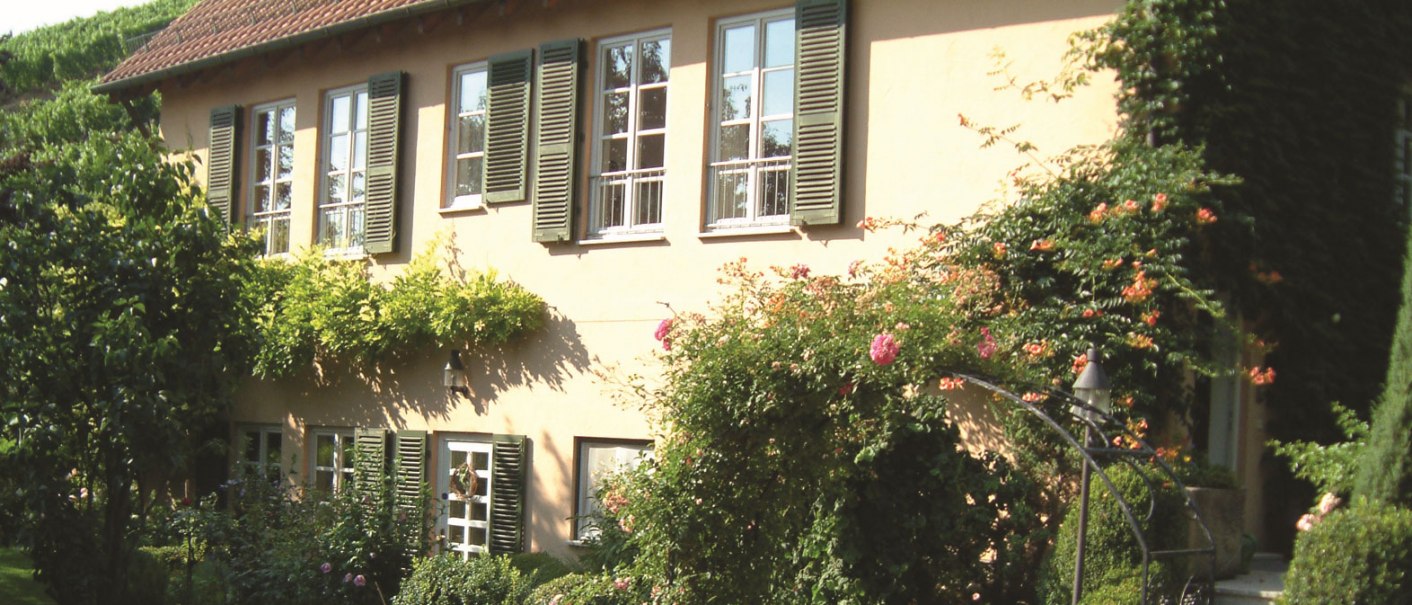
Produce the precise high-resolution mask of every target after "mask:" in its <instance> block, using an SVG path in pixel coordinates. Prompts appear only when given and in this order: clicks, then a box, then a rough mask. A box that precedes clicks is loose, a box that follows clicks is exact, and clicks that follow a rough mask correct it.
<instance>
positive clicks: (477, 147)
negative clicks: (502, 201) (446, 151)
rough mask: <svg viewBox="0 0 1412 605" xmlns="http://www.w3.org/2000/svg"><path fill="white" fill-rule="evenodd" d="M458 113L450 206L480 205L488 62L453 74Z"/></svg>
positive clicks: (453, 123)
mask: <svg viewBox="0 0 1412 605" xmlns="http://www.w3.org/2000/svg"><path fill="white" fill-rule="evenodd" d="M453 85H454V87H455V96H454V99H455V107H456V114H455V115H454V116H453V117H452V118H451V124H450V129H451V132H450V134H449V136H450V139H451V153H450V156H451V157H450V164H451V165H450V166H449V167H448V169H447V174H449V175H450V178H451V182H450V183H449V188H448V193H447V196H446V197H447V199H446V203H445V206H444V207H446V208H479V207H480V205H481V196H482V194H484V193H485V124H486V115H485V110H486V95H487V91H488V89H487V87H486V64H485V63H476V64H474V65H467V66H463V67H459V68H457V69H456V71H455V75H454V76H453Z"/></svg>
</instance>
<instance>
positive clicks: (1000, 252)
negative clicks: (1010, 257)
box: [991, 242, 1005, 258]
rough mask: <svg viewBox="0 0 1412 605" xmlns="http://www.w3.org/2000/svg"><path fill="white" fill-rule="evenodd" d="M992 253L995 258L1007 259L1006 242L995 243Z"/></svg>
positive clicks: (992, 246)
mask: <svg viewBox="0 0 1412 605" xmlns="http://www.w3.org/2000/svg"><path fill="white" fill-rule="evenodd" d="M991 251H992V252H993V253H994V254H995V258H1005V242H995V243H994V244H992V245H991Z"/></svg>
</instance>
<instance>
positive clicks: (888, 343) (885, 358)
mask: <svg viewBox="0 0 1412 605" xmlns="http://www.w3.org/2000/svg"><path fill="white" fill-rule="evenodd" d="M868 356H869V357H871V358H872V359H873V363H876V364H878V365H880V366H885V365H887V364H890V363H892V362H893V360H895V359H897V341H896V340H895V339H893V337H892V335H891V334H888V333H886V332H884V333H882V334H878V335H877V336H875V337H873V345H872V346H871V347H869V348H868Z"/></svg>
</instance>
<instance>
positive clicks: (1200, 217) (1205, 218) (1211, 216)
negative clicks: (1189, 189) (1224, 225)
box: [1196, 208, 1216, 225]
mask: <svg viewBox="0 0 1412 605" xmlns="http://www.w3.org/2000/svg"><path fill="white" fill-rule="evenodd" d="M1214 222H1216V213H1215V212H1213V211H1212V210H1211V209H1210V208H1202V209H1200V210H1197V211H1196V224H1198V225H1210V224H1211V223H1214Z"/></svg>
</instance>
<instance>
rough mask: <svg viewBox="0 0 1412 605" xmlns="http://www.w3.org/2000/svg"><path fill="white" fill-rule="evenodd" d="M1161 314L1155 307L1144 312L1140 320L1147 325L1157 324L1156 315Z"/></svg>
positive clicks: (1159, 315)
mask: <svg viewBox="0 0 1412 605" xmlns="http://www.w3.org/2000/svg"><path fill="white" fill-rule="evenodd" d="M1161 316H1162V312H1161V311H1158V310H1156V309H1153V310H1152V311H1150V312H1148V313H1146V314H1144V315H1143V316H1142V321H1143V323H1145V324H1147V325H1149V326H1155V325H1157V318H1158V317H1161Z"/></svg>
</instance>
